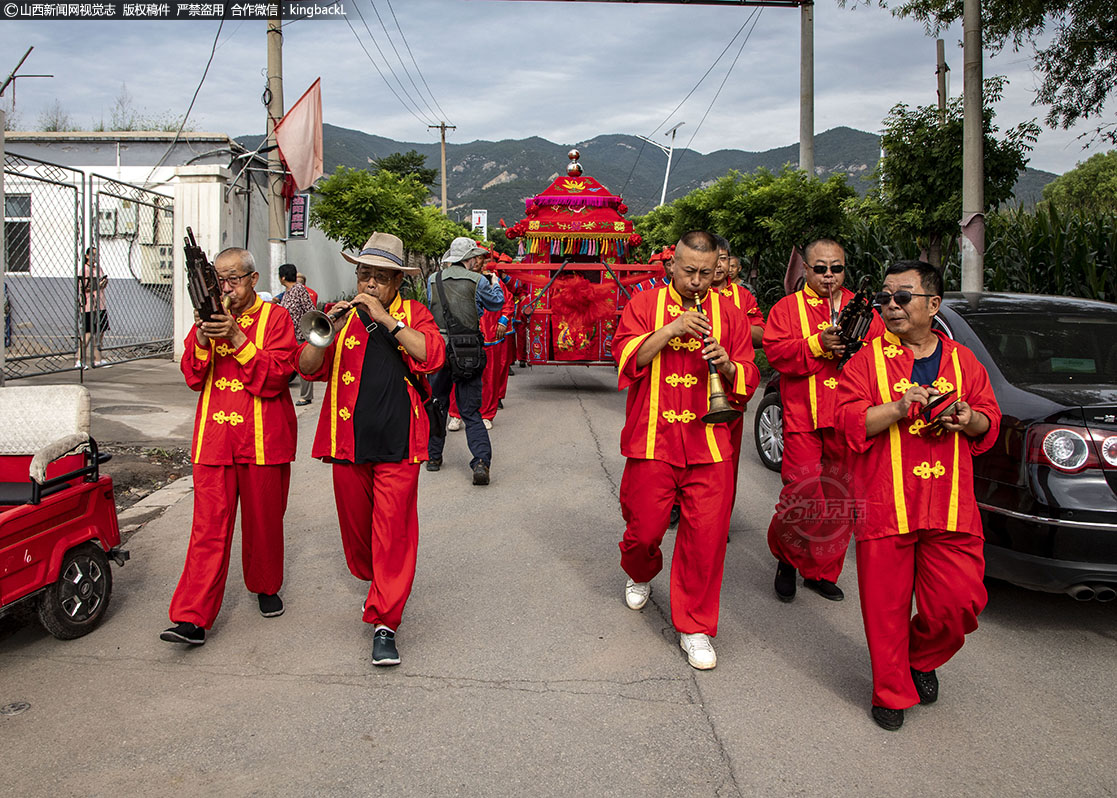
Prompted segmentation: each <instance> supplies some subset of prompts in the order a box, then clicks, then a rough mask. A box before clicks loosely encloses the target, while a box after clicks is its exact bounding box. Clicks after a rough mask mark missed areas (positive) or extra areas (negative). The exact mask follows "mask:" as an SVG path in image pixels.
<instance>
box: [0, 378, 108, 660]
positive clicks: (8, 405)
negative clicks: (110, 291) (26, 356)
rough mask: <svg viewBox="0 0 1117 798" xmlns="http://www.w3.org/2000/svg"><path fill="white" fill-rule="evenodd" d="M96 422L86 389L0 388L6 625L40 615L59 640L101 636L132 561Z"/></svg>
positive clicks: (1, 581) (0, 606)
mask: <svg viewBox="0 0 1117 798" xmlns="http://www.w3.org/2000/svg"><path fill="white" fill-rule="evenodd" d="M89 417H90V402H89V392H88V390H87V389H86V388H85V387H84V386H81V385H49V386H32V387H22V386H21V387H14V388H12V387H6V388H0V616H2V615H5V614H7V613H9V612H12V611H14V610H15V609H16V608H18V607H23V608H26V609H29V610H32V611H33V612H34V613H35V614H36V615H37V616H38V618H39V621H40V622H41V623H42V625H43V626H44V627H45V628H46V630H47V631H48V632H50V633H51V634H52V635H54V636H55V637H57V638H58V639H60V640H70V639H73V638H76V637H81V636H82V635H84V634H88V633H89V632H91V631H93V629H94V628H96V627H97V625H98V624H99V623H100V622H101V620H102V619H103V618H104V616H105V612H106V610H107V609H108V606H109V599H110V597H111V595H112V571H111V569H110V565H109V561H110V560H115V561H116V562H117V563H118V564H119V565H123V564H124V562H125V561H126V560H127V559H128V553H127V552H126V551H123V550H121V548H120V528H119V526H118V525H117V519H116V504H115V502H114V500H113V487H112V477H110V476H109V475H107V474H101V473H100V467H101V465H102V464H103V463H105V462H107V461H108V460H109V458H110V456H109V455H107V454H102V453H101V452H99V451H98V450H97V443H96V441H94V440H93V438H92V437H90V435H89Z"/></svg>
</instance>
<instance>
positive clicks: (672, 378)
mask: <svg viewBox="0 0 1117 798" xmlns="http://www.w3.org/2000/svg"><path fill="white" fill-rule="evenodd" d="M663 381H664V382H666V383H667V384H668V385H670V386H671V387H672V388H674V387H675V386H677V385H679V383H682V385H683V387H685V388H690V387H691V386H693V385H697V384H698V378H697V377H695V376H694V375H693V374H668V375H667V376H666V377H664V379H663Z"/></svg>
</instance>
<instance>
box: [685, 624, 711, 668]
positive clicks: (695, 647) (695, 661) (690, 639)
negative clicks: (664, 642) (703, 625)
mask: <svg viewBox="0 0 1117 798" xmlns="http://www.w3.org/2000/svg"><path fill="white" fill-rule="evenodd" d="M679 646H680V647H681V648H682V649H683V651H685V652H686V659H687V662H689V663H690V667H692V668H697V669H698V670H700V671H708V670H710V669H711V668H713V667H714V666H715V665H717V664H718V655H717V654H715V653H714V646H713V644H712V643H711V642H710V636H709V635H704V634H702V633H701V632H699V633H698V634H693V635H688V634H682V633H680V634H679Z"/></svg>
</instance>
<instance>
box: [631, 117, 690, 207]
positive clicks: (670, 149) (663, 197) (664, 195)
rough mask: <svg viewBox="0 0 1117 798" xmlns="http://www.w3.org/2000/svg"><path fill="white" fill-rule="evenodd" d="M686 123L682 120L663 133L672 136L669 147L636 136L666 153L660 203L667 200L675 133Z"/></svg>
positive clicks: (644, 137) (645, 137)
mask: <svg viewBox="0 0 1117 798" xmlns="http://www.w3.org/2000/svg"><path fill="white" fill-rule="evenodd" d="M685 124H686V122H680V123H679V124H677V125H675V126H674V127H673V128H671V129H670V130H668V131H667V132H665V133H664V134H663V135H665V136H670V137H671V145H670V146H668V147H665V146H664V145H662V144H660V143H659V142H658V141H652V140H651V139H650V138H648V137H647V136H639V135H638V136H637V137H636V138H638V139H642V140H643V141H646V142H648V144H651V145H652V146H653V147H656V148H658V149H659V151H660V152H662V153H664V154H665V155H666V156H667V171H666V172H664V173H663V191H661V192H660V194H659V205H662V204H663V203H664V202H666V201H667V178H668V177H670V176H671V153H673V152H674V151H675V133H676V132H678V130H679V128H681V127H682V126H683V125H685ZM659 205H657V206H656V207H657V208H658V207H659Z"/></svg>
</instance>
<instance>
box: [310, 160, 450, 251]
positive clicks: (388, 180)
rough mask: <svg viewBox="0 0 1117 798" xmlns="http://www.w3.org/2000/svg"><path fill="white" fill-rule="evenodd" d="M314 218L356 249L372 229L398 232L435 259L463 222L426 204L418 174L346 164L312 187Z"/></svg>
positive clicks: (335, 237) (407, 247)
mask: <svg viewBox="0 0 1117 798" xmlns="http://www.w3.org/2000/svg"><path fill="white" fill-rule="evenodd" d="M314 193H315V194H316V197H315V201H314V202H313V203H312V204H311V207H310V220H311V222H312V223H313V224H314V225H315V226H317V227H318V228H319V229H320V230H322V232H323V233H325V234H326V236H327V237H328V238H332V239H333V240H334V241H338V242H340V243H341V245H342V246H343V247H346V248H348V249H358V248H360V247H361V246H362V245H363V244H364V243H365V241H367V240H368V237H369V235H371V234H372V233H373V232H374V231H377V232H381V233H391V234H392V235H395V236H399V238H400V240H402V241H403V246H404V249H405V250H406V251H407V252H410V253H416V254H420V255H424V256H426V258H427V264H426V266H427V268H426V269H424V272H426V271H429V269H430V268H431V266H432V265H433V264H432V259H434V258H436V257H438V256H440V255H442V253H443V252H445V251H446V249H447V248H448V247H449V246H450V242H451V241H452V240H453V239H454V238H455V237H457V236H461V235H468V231H467V230H466V228H465V227H463V226H462V225H460V224H457V223H456V222H454V221H451V220H450V219H448V218H447V217H445V216H443V215H442V214H441V213H439V211H438V209H437V208H435V207H434V206H432V205H425V204H424V202H425V201H426V199H427V196H428V195H427V190H426V188H424V187H423V186H422V185H420V184H419V181H418V180H417V179H416V178H415V177H414V176H407V177H401V176H400V175H397V174H396V173H394V172H390V171H379V172H376V173H372V172H369V171H367V170H364V169H349V168H346V167H344V166H340V167H338V170H337V171H336V172H335V173H334V174H332V175H330V176H329V177H327V178H325V179H323V180H321V181H319V182H318V183H317V184H316V185H315V187H314Z"/></svg>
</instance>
